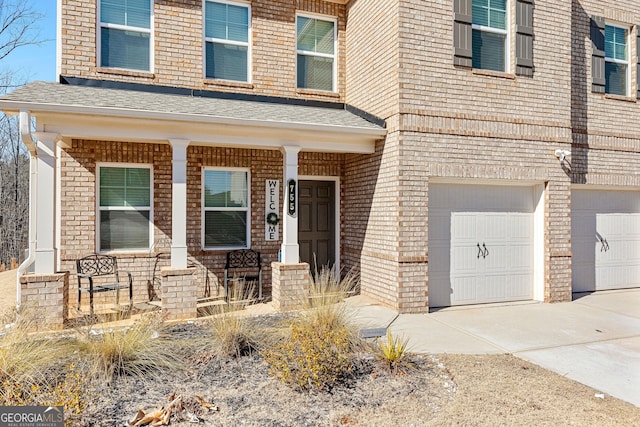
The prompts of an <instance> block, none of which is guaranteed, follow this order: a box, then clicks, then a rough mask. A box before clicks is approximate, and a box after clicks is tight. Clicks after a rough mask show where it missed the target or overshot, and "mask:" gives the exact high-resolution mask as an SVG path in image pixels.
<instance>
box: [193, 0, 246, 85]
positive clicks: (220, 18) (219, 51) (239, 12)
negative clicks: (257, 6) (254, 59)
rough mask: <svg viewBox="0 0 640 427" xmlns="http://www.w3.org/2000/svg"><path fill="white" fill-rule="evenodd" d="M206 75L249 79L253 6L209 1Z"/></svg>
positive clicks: (206, 13)
mask: <svg viewBox="0 0 640 427" xmlns="http://www.w3.org/2000/svg"><path fill="white" fill-rule="evenodd" d="M204 19H205V23H204V27H205V62H206V64H205V77H207V78H210V79H224V80H235V81H241V82H247V81H249V19H250V17H249V6H247V5H243V4H236V3H220V2H213V1H207V2H206V3H205V18H204Z"/></svg>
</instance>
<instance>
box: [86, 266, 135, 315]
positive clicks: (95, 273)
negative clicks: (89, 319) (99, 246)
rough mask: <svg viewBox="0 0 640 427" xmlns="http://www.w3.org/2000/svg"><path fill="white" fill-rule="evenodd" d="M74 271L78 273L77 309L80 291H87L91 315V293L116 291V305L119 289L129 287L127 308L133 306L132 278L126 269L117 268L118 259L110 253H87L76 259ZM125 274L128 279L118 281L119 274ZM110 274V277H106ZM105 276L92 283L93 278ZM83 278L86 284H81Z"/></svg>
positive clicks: (118, 298)
mask: <svg viewBox="0 0 640 427" xmlns="http://www.w3.org/2000/svg"><path fill="white" fill-rule="evenodd" d="M76 271H77V275H78V310H80V303H81V298H82V292H83V291H84V292H89V307H90V311H91V314H92V315H93V294H94V293H96V292H108V291H116V306H117V305H118V304H119V303H120V289H126V288H129V308H131V307H132V306H133V278H132V277H131V273H130V272H128V271H119V270H118V260H117V259H116V257H114V256H110V255H89V256H87V257H84V258H81V259H78V260H76ZM124 274H126V275H127V277H128V281H126V282H125V281H124V280H123V281H122V282H121V281H120V276H121V275H124ZM107 276H110V277H107ZM96 277H105V278H106V279H105V281H104V283H103V281H102V280H98V282H99V283H97V284H96V283H94V278H96ZM83 279H85V282H86V283H87V285H88V286H83V283H82V282H83Z"/></svg>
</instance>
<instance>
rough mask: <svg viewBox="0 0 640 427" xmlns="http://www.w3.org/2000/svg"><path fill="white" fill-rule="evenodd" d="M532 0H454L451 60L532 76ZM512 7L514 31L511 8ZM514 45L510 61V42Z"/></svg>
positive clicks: (454, 62) (459, 64)
mask: <svg viewBox="0 0 640 427" xmlns="http://www.w3.org/2000/svg"><path fill="white" fill-rule="evenodd" d="M533 6H534V5H533V0H512V2H510V1H509V0H453V12H454V13H453V15H454V19H453V64H454V65H456V66H458V67H465V68H476V69H484V70H492V71H498V72H512V71H511V70H510V68H511V67H510V64H512V63H513V62H515V74H516V75H519V76H526V77H533V73H534V71H535V67H534V61H533V53H534V49H533V39H534V33H533V31H534V22H533V21H534V20H533V18H534V16H533V12H534V8H533ZM511 7H513V8H514V11H515V17H514V21H515V27H514V29H515V31H512V29H511V26H510V23H509V21H510V18H509V15H510V12H509V10H510V8H511ZM511 43H513V45H515V49H514V51H515V52H514V53H515V58H514V59H515V61H512V60H511V59H512V56H511V54H510V52H511V48H510V45H511Z"/></svg>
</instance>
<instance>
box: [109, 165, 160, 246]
mask: <svg viewBox="0 0 640 427" xmlns="http://www.w3.org/2000/svg"><path fill="white" fill-rule="evenodd" d="M151 182H152V181H151V166H138V165H135V166H129V165H127V166H119V165H118V166H116V165H100V166H98V235H99V239H98V243H99V245H98V246H99V247H98V250H99V251H101V252H102V251H118V250H148V249H149V247H150V244H151V234H152V233H151V230H152V208H151V203H152V191H151Z"/></svg>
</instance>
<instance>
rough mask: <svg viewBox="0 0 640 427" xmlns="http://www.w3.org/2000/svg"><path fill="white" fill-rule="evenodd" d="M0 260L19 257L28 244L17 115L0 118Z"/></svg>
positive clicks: (25, 164) (25, 176) (25, 174)
mask: <svg viewBox="0 0 640 427" xmlns="http://www.w3.org/2000/svg"><path fill="white" fill-rule="evenodd" d="M0 141H1V143H2V151H1V152H0V263H4V264H6V265H7V266H9V265H10V262H11V258H15V259H16V260H20V259H21V258H22V250H23V249H24V248H26V246H27V237H28V236H27V232H28V223H27V222H28V219H29V218H28V209H29V200H28V198H29V155H28V154H27V153H26V152H25V150H24V147H23V145H22V144H21V142H20V136H19V134H18V124H17V118H16V117H7V116H2V118H0Z"/></svg>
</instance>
